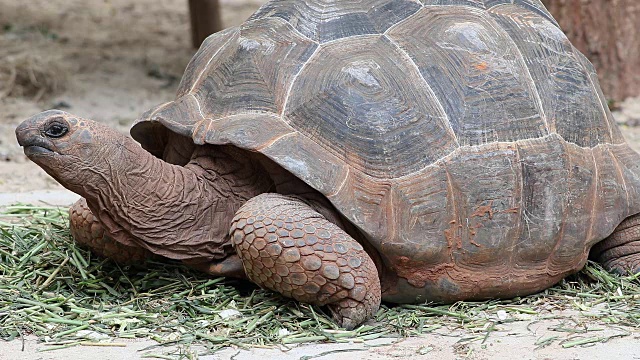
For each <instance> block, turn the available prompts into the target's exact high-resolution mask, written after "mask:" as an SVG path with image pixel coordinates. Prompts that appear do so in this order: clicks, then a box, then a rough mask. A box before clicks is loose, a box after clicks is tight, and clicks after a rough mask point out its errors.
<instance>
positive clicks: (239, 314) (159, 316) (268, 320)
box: [0, 206, 640, 358]
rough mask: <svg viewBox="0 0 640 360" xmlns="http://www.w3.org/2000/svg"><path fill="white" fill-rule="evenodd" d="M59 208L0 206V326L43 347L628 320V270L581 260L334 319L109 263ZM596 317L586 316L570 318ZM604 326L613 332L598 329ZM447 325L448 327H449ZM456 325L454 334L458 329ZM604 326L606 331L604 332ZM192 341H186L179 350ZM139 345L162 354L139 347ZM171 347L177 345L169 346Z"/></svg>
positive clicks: (633, 287) (166, 272) (633, 303)
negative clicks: (498, 283) (495, 289)
mask: <svg viewBox="0 0 640 360" xmlns="http://www.w3.org/2000/svg"><path fill="white" fill-rule="evenodd" d="M67 221H68V218H67V214H66V211H64V210H58V209H56V208H50V207H35V206H12V207H9V208H6V209H5V210H4V212H2V213H0V337H1V338H4V339H6V340H11V339H16V338H19V337H21V336H24V335H25V334H35V335H36V336H38V337H39V338H40V339H41V340H42V341H45V342H46V343H47V344H48V345H49V347H47V350H55V349H60V348H65V347H70V346H78V345H84V346H124V344H123V343H122V339H127V338H149V339H153V340H156V341H157V342H158V343H159V345H160V346H163V345H177V346H178V348H180V349H181V350H180V351H179V353H180V354H182V355H180V356H183V357H184V356H185V355H184V354H185V349H187V351H186V353H187V354H191V355H189V356H187V357H191V358H195V357H197V353H211V352H215V351H216V350H218V349H220V348H223V347H227V346H235V347H239V348H245V347H251V346H273V345H277V344H279V345H280V346H291V345H292V344H297V343H306V342H317V341H325V342H365V343H366V341H367V340H371V339H375V338H379V337H398V338H401V337H406V336H416V335H420V334H424V333H437V334H442V335H445V336H459V337H460V339H459V344H465V343H470V342H480V343H484V342H485V341H486V340H487V338H488V337H489V336H490V335H491V333H492V332H494V331H497V329H499V328H500V327H501V326H502V325H504V324H505V323H508V322H513V321H529V322H532V321H533V322H535V321H536V320H539V319H548V318H555V317H558V318H560V317H561V316H560V315H558V314H560V313H561V312H562V310H571V311H572V312H573V314H574V315H572V316H571V321H572V322H569V323H567V324H566V325H559V326H557V327H555V328H554V329H551V330H553V331H554V332H555V333H557V334H558V335H554V336H549V337H546V338H540V339H538V342H537V345H538V346H540V347H543V346H548V345H550V344H556V345H561V346H563V347H573V346H582V345H588V344H592V343H594V342H603V341H607V340H609V339H610V338H612V337H620V336H622V337H624V336H628V335H629V334H630V331H633V330H637V329H639V328H640V280H639V279H638V277H637V276H635V277H618V276H614V275H611V274H609V273H607V272H606V271H604V270H603V269H602V268H600V267H599V266H598V265H596V264H592V263H590V264H588V265H587V267H586V268H585V269H584V270H583V271H582V272H580V273H579V274H577V275H574V276H572V277H570V278H568V279H566V280H564V281H562V282H561V283H560V284H558V285H556V286H555V287H553V288H551V289H549V290H547V291H545V292H543V293H540V294H536V295H532V296H528V297H524V298H516V299H511V300H500V301H498V300H494V301H486V302H459V303H456V304H453V305H437V304H422V305H404V306H395V307H394V306H383V307H382V308H381V309H380V311H379V312H378V313H377V314H376V316H375V319H374V320H373V321H370V322H367V323H366V324H364V325H362V326H360V327H358V328H356V329H355V330H353V331H344V330H341V329H339V328H338V327H336V326H335V325H334V324H333V323H332V322H331V321H330V320H329V319H328V317H327V316H326V315H325V313H324V312H323V310H322V309H320V308H316V307H313V306H308V305H305V304H300V303H297V302H295V301H290V300H287V299H284V298H283V297H281V296H280V295H278V294H274V293H271V292H269V291H264V290H261V289H258V288H256V287H253V286H251V285H249V284H246V283H242V282H237V281H233V280H228V279H224V278H210V277H207V276H205V275H202V274H198V273H195V272H193V271H191V270H190V269H188V268H185V267H184V266H182V265H180V264H177V263H172V262H149V263H147V264H145V265H144V266H141V267H121V266H118V265H116V264H114V263H112V262H110V261H108V260H104V259H100V258H97V257H95V256H93V255H91V254H90V253H89V252H88V251H86V250H84V249H81V248H78V247H76V246H75V244H74V243H73V241H72V240H71V237H70V235H69V231H68V225H67ZM594 321H595V322H597V323H598V324H600V325H601V326H599V327H598V328H595V329H594V328H593V327H590V328H589V327H586V326H583V325H582V323H583V322H584V323H586V322H590V323H593V322H594ZM604 328H608V329H611V328H615V329H617V330H618V331H617V332H615V333H614V334H613V335H606V336H605V335H601V334H604V333H603V332H599V330H602V329H604ZM456 334H457V335H456ZM461 334H462V335H461ZM607 334H611V332H607ZM193 345H198V348H199V349H201V350H198V351H197V352H193V351H190V350H189V349H191V346H193ZM148 350H150V351H151V353H148V354H147V355H146V356H147V357H156V358H172V357H171V356H168V355H161V354H156V353H154V351H157V350H158V349H148ZM178 357H179V356H178Z"/></svg>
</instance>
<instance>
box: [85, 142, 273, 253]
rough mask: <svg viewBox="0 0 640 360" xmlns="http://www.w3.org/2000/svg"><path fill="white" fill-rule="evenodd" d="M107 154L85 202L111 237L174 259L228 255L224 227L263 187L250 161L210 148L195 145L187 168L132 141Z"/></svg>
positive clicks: (226, 226) (86, 190)
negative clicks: (241, 160) (248, 164)
mask: <svg viewBox="0 0 640 360" xmlns="http://www.w3.org/2000/svg"><path fill="white" fill-rule="evenodd" d="M110 153H111V154H113V156H111V157H109V158H108V159H105V162H106V163H105V166H103V169H104V173H102V174H98V176H97V177H96V180H95V181H93V182H88V183H87V184H86V185H85V186H84V187H85V193H86V199H87V203H88V204H89V207H90V208H91V210H92V211H93V212H94V214H96V215H97V216H98V218H99V219H100V221H101V222H102V223H103V225H104V226H105V228H107V230H108V232H109V233H110V235H111V236H112V237H113V238H114V239H116V240H118V241H121V242H124V243H134V244H136V245H138V246H142V247H144V248H147V249H149V250H150V251H152V252H154V253H156V254H159V255H162V256H166V257H169V258H173V259H181V260H189V261H195V262H198V261H207V260H211V259H220V258H224V257H226V256H227V255H228V254H229V253H231V252H232V251H233V250H232V249H231V244H230V243H229V241H228V231H229V226H230V224H231V219H232V218H233V216H234V214H235V212H236V211H237V210H238V208H239V207H240V206H241V205H242V204H243V203H244V202H245V201H246V200H247V199H248V198H250V197H253V196H255V195H257V194H259V193H260V192H263V191H265V190H266V189H265V185H264V184H262V183H261V181H259V179H253V180H251V178H255V175H252V174H251V166H245V165H244V164H242V163H238V162H237V161H236V160H235V159H233V158H229V156H227V155H226V154H225V153H216V152H215V151H213V148H210V147H204V148H202V149H199V150H198V151H196V153H194V157H193V158H192V160H191V162H190V163H189V164H187V165H186V166H184V167H183V166H178V165H172V164H169V163H167V162H165V161H163V160H161V159H158V158H156V157H154V156H153V155H151V154H150V153H148V152H146V151H145V150H144V149H142V148H140V147H139V146H138V145H137V144H136V143H134V142H133V141H132V140H130V141H127V142H126V143H125V144H124V146H123V147H122V148H121V149H118V151H113V150H112V151H111V152H110ZM243 177H244V178H245V179H242V178H243ZM246 178H250V180H249V181H248V182H247V181H246V180H247V179H246ZM238 181H239V182H240V184H238ZM238 185H240V186H238Z"/></svg>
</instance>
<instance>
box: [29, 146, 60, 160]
mask: <svg viewBox="0 0 640 360" xmlns="http://www.w3.org/2000/svg"><path fill="white" fill-rule="evenodd" d="M24 154H25V155H27V156H28V157H31V156H38V155H53V154H54V152H53V151H51V150H49V149H47V148H46V147H42V146H40V145H29V146H25V147H24Z"/></svg>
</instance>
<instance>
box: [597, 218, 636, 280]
mask: <svg viewBox="0 0 640 360" xmlns="http://www.w3.org/2000/svg"><path fill="white" fill-rule="evenodd" d="M590 257H591V258H592V259H594V260H596V261H597V262H599V263H601V264H602V266H604V268H605V269H607V271H610V272H614V273H617V274H620V275H627V274H637V273H640V214H636V215H633V216H630V217H628V218H626V219H625V220H624V221H623V222H622V223H620V225H618V227H617V228H616V229H615V230H614V231H613V233H612V234H611V235H609V237H607V238H606V239H604V240H602V241H601V242H599V243H597V244H596V245H595V246H593V248H592V249H591V253H590Z"/></svg>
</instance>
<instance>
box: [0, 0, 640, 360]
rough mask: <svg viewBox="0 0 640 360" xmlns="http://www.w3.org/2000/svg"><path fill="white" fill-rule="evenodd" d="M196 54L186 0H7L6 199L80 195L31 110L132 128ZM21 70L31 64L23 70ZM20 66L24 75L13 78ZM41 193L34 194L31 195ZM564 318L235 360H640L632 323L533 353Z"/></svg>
mask: <svg viewBox="0 0 640 360" xmlns="http://www.w3.org/2000/svg"><path fill="white" fill-rule="evenodd" d="M262 2H263V1H261V0H249V1H238V0H221V3H222V11H223V23H224V25H225V26H232V25H236V24H238V23H240V22H241V21H242V20H244V19H246V18H247V17H248V16H249V15H250V14H251V13H252V12H253V11H254V10H255V9H256V8H257V7H258V6H259V5H260V4H261V3H262ZM194 51H195V50H194V49H193V48H192V47H191V42H190V32H189V24H188V13H187V1H186V0H136V1H130V0H93V1H84V0H30V1H15V0H0V205H2V204H1V203H5V204H6V203H8V202H12V201H14V200H16V199H18V200H23V199H31V200H33V199H40V200H45V201H50V202H54V203H55V202H57V203H62V204H66V203H68V202H69V201H72V200H73V198H74V197H73V196H69V194H68V193H66V192H64V191H63V189H62V188H61V187H60V186H59V185H58V184H57V183H55V181H53V180H52V179H51V178H50V177H49V176H48V175H46V174H45V173H44V172H43V171H42V170H40V168H38V167H37V166H35V165H33V164H31V163H29V162H28V160H27V159H26V157H25V156H24V155H23V154H22V151H21V149H20V147H19V146H18V144H17V142H16V140H15V136H14V129H15V127H16V126H17V125H18V124H19V123H20V122H21V121H22V120H23V119H25V118H27V117H29V116H31V115H33V114H35V113H37V112H40V111H42V110H46V109H51V108H60V109H63V110H67V111H69V112H72V113H75V114H77V115H80V116H83V117H87V118H91V119H95V120H99V121H103V122H105V123H107V124H109V125H111V126H113V127H116V128H118V129H120V130H122V131H127V130H128V127H129V126H130V124H131V123H132V122H133V121H134V120H135V119H136V118H137V117H138V116H139V115H140V114H142V113H143V112H144V111H145V110H147V109H149V108H151V107H152V106H154V105H156V104H159V103H163V102H166V101H168V100H171V99H172V98H173V97H174V93H175V89H176V87H177V85H178V81H179V79H180V77H181V75H182V71H183V69H184V68H185V66H186V64H187V62H188V61H189V59H190V58H191V56H192V55H193V53H194ZM20 69H28V71H26V75H24V74H25V72H24V71H23V72H22V73H21V72H20V71H19V70H20ZM13 70H15V71H13ZM3 71H4V73H3ZM16 73H18V74H22V75H23V76H22V77H21V76H14V77H12V74H16ZM3 75H4V77H3ZM619 106H620V108H619V111H617V112H616V118H617V120H618V121H619V122H621V123H625V124H628V125H630V126H624V127H623V132H624V134H625V136H626V137H627V138H628V140H629V142H630V143H631V145H632V147H634V148H635V149H636V150H640V127H637V126H638V125H640V98H638V99H629V100H627V101H625V102H622V103H620V104H619ZM43 190H50V191H53V193H51V192H43ZM33 191H36V192H35V193H32V197H31V198H26V197H24V196H23V193H25V192H33ZM52 194H53V195H52ZM568 319H571V315H570V314H569V315H567V316H562V317H561V320H536V321H535V322H522V323H521V322H518V323H513V324H510V325H507V326H504V327H503V328H502V329H500V331H497V332H494V333H492V335H491V337H490V338H489V339H488V340H487V341H486V342H485V343H484V344H483V343H481V342H480V341H475V342H473V343H469V344H461V343H459V342H458V341H459V339H460V337H459V336H458V337H456V336H451V334H447V335H446V336H445V335H429V336H425V337H421V338H411V339H408V340H404V341H402V342H400V343H398V344H395V345H390V346H389V345H388V346H383V347H372V348H369V350H367V351H361V350H362V349H363V348H364V347H363V346H364V345H363V344H330V345H311V346H303V347H298V348H295V349H294V350H291V351H288V352H281V351H280V350H278V349H274V350H252V351H249V352H246V351H245V352H241V353H239V354H237V356H235V359H251V358H256V357H260V356H261V357H265V358H274V359H275V358H277V359H298V358H300V357H301V356H304V355H307V356H309V355H317V354H320V353H323V352H327V351H336V350H340V349H345V348H346V349H351V351H350V352H332V353H330V354H327V355H325V356H323V357H321V358H322V359H349V358H352V357H357V358H363V359H389V358H415V359H427V358H440V359H443V360H444V359H458V358H469V359H512V358H514V357H516V358H522V359H586V358H608V359H640V333H638V332H637V331H636V332H634V331H633V330H631V332H632V333H631V334H630V335H627V336H625V337H623V338H613V339H611V340H610V341H609V342H607V343H598V344H595V345H593V346H591V347H588V348H584V347H571V348H567V349H565V348H562V347H561V346H559V345H558V343H555V344H554V345H551V346H549V347H545V348H542V349H539V350H534V348H535V347H536V345H535V343H536V341H538V340H540V339H541V338H543V337H544V336H548V335H549V330H548V329H549V328H552V327H553V324H554V321H568ZM627 330H629V329H626V330H625V331H627ZM607 331H614V330H607ZM458 335H460V334H458ZM460 336H464V334H462V335H460ZM563 336H564V335H563ZM126 344H127V346H126V347H123V348H99V349H96V348H83V347H76V348H72V349H66V350H60V351H54V352H44V353H43V352H37V350H38V349H42V348H43V345H41V344H37V342H36V340H35V339H33V338H27V339H25V343H24V345H25V351H22V346H23V343H22V342H21V341H13V342H10V343H4V342H0V359H71V358H87V357H88V356H89V354H90V355H91V357H92V358H93V359H94V360H99V359H114V358H118V359H120V358H122V359H124V358H126V359H137V358H139V357H140V356H141V353H139V352H137V350H138V349H141V348H143V347H145V346H148V345H149V343H148V342H144V341H135V342H127V343H126ZM353 349H360V350H353ZM236 353H237V350H235V349H228V350H227V351H224V352H222V353H220V354H218V355H216V356H211V357H205V359H228V358H231V357H232V356H234V355H236Z"/></svg>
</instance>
